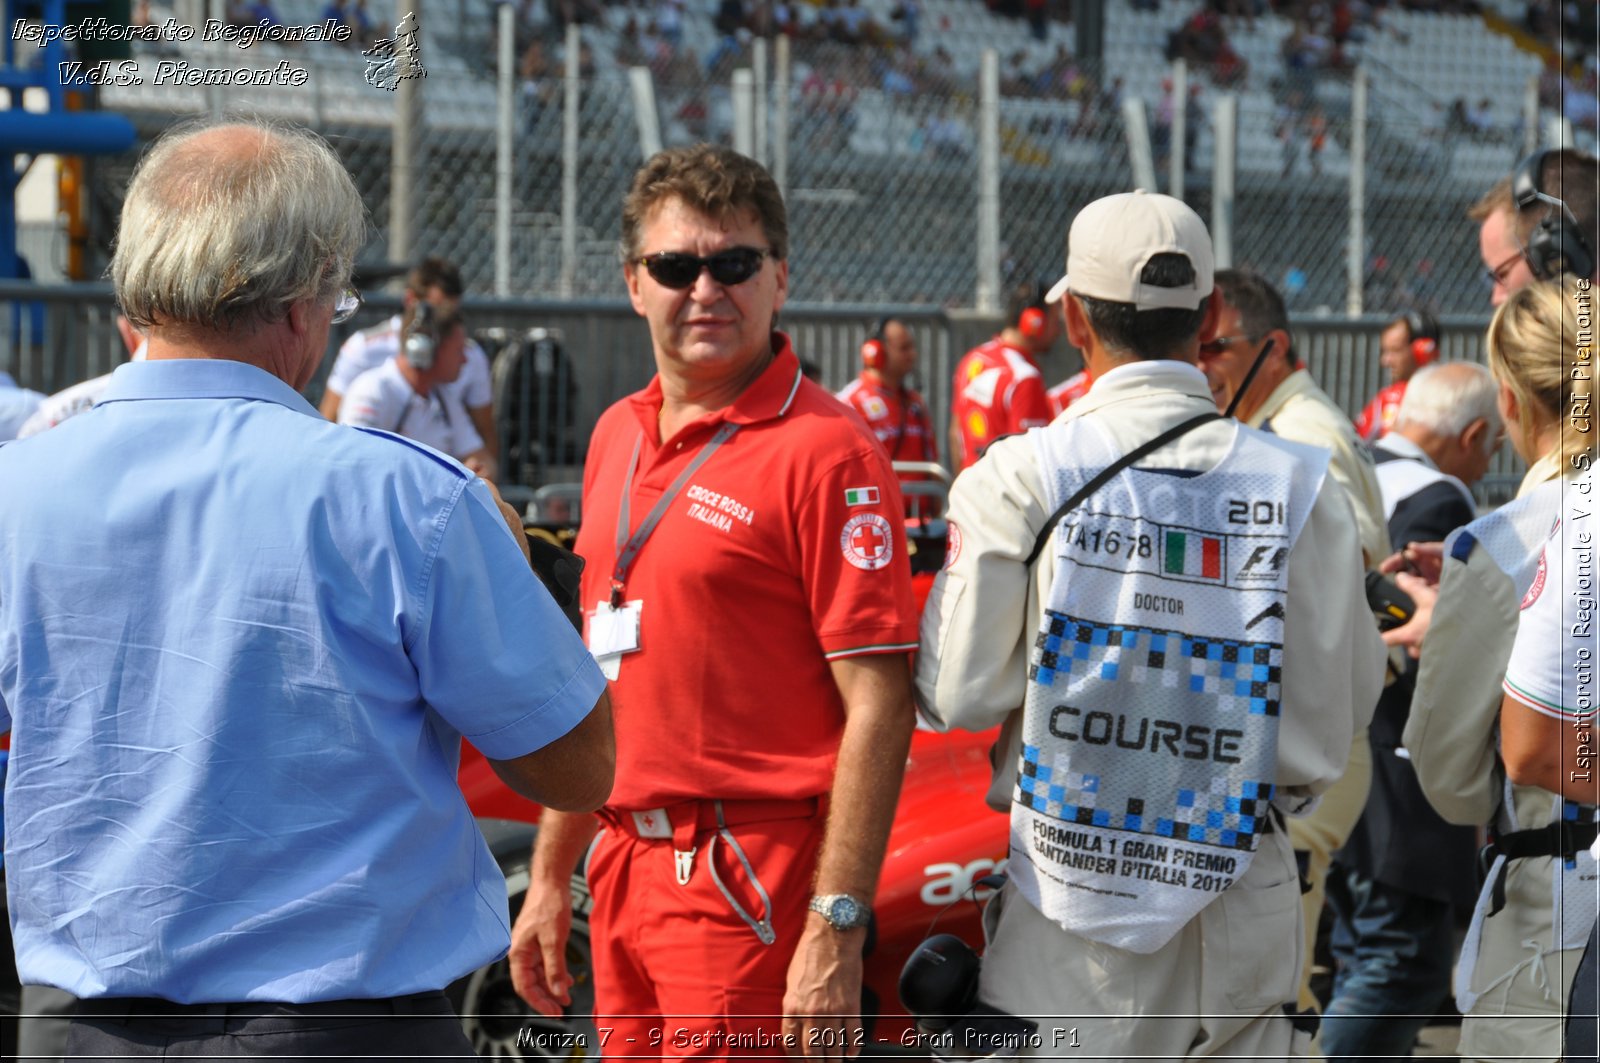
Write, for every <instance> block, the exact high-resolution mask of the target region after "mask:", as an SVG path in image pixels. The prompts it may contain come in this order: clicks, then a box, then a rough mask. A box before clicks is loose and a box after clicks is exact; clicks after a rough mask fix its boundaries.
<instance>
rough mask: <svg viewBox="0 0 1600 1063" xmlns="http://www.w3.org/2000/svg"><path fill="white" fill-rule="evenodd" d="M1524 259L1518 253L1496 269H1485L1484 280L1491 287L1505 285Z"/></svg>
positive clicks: (1519, 252)
mask: <svg viewBox="0 0 1600 1063" xmlns="http://www.w3.org/2000/svg"><path fill="white" fill-rule="evenodd" d="M1522 259H1523V255H1522V252H1521V251H1518V252H1516V253H1515V254H1513V255H1512V256H1511V257H1510V258H1507V259H1506V260H1505V261H1504V262H1502V263H1500V264H1499V265H1498V266H1496V267H1495V268H1494V269H1485V270H1484V271H1483V276H1484V279H1485V280H1487V281H1488V282H1489V285H1490V287H1498V286H1500V285H1503V284H1505V282H1506V278H1507V277H1508V276H1510V275H1511V271H1512V270H1513V269H1515V268H1516V265H1517V263H1518V262H1521V261H1522Z"/></svg>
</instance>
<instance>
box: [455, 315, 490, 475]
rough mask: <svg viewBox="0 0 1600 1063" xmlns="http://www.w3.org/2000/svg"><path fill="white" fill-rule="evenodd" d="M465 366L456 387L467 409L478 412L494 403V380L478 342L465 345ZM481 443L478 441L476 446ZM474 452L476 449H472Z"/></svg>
mask: <svg viewBox="0 0 1600 1063" xmlns="http://www.w3.org/2000/svg"><path fill="white" fill-rule="evenodd" d="M466 357H467V361H466V364H465V365H463V366H462V367H461V376H460V377H459V378H457V380H456V387H457V389H459V390H460V392H461V395H462V397H463V398H464V399H465V400H466V404H467V406H468V408H470V409H474V410H478V409H482V408H483V407H485V406H487V405H489V404H490V403H492V402H494V380H493V378H492V376H491V373H490V369H489V356H488V355H487V354H485V353H484V352H483V348H482V347H480V346H478V341H477V340H473V339H469V340H467V343H466ZM482 445H483V441H482V440H479V442H478V446H482ZM472 449H474V450H476V449H477V447H474V448H472Z"/></svg>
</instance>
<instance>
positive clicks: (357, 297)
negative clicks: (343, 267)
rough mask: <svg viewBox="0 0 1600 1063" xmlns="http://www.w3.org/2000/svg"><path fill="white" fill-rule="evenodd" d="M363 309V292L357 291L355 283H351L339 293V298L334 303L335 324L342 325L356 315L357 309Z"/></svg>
mask: <svg viewBox="0 0 1600 1063" xmlns="http://www.w3.org/2000/svg"><path fill="white" fill-rule="evenodd" d="M360 309H361V293H360V292H358V291H356V289H355V285H350V286H348V287H346V288H345V290H344V291H342V292H340V293H339V298H337V299H335V300H334V303H333V324H335V325H342V324H344V322H346V321H349V320H350V319H351V318H353V317H355V316H356V311H357V310H360Z"/></svg>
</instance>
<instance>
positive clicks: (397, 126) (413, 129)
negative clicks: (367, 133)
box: [389, 0, 422, 262]
mask: <svg viewBox="0 0 1600 1063" xmlns="http://www.w3.org/2000/svg"><path fill="white" fill-rule="evenodd" d="M414 6H418V5H415V4H414V3H413V2H412V0H395V3H394V23H395V25H396V26H398V25H400V23H401V22H403V21H404V20H405V18H406V16H407V15H410V16H411V17H412V18H413V19H415V20H416V22H417V34H418V35H419V36H420V35H421V33H422V18H421V16H420V15H418V14H416V13H415V12H413V11H412V8H413V7H414ZM418 81H419V79H418V78H414V77H402V78H401V79H400V83H399V84H398V85H397V86H395V90H394V133H393V136H392V137H391V138H390V151H389V173H390V177H389V261H391V262H409V261H410V260H411V245H412V236H411V233H412V223H413V221H414V220H415V218H416V213H417V188H416V182H415V181H414V180H413V178H414V177H415V175H416V173H417V170H418V166H417V144H418V143H419V142H420V139H421V138H420V137H419V136H418V134H419V133H421V131H422V92H421V91H420V89H419V88H418V85H417V82H418Z"/></svg>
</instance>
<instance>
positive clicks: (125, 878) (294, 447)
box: [0, 124, 612, 1058]
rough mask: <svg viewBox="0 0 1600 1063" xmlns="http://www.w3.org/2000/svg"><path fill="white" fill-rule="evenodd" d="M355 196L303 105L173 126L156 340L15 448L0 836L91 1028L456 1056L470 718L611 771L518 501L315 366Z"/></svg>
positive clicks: (466, 918)
mask: <svg viewBox="0 0 1600 1063" xmlns="http://www.w3.org/2000/svg"><path fill="white" fill-rule="evenodd" d="M364 219H365V211H364V209H363V207H362V204H361V201H360V198H359V196H358V195H357V193H356V189H355V186H354V184H353V183H352V182H351V180H350V177H349V175H348V174H347V173H346V172H345V170H344V168H343V167H342V166H341V165H340V163H339V160H338V157H337V156H336V155H335V154H334V153H333V151H332V150H331V149H330V148H329V147H328V146H327V145H326V144H325V143H324V142H322V141H321V140H319V139H317V138H315V137H313V136H312V135H310V134H306V133H301V132H296V131H292V130H287V129H281V128H278V129H275V128H268V127H265V126H260V125H253V124H228V125H220V126H198V127H197V126H194V125H190V126H186V127H181V128H179V129H178V130H177V131H175V132H169V133H168V134H166V135H165V136H164V137H163V138H162V139H161V140H159V141H158V142H157V143H156V144H155V145H154V146H153V147H152V148H151V149H150V150H149V151H148V152H146V154H145V155H144V157H143V159H141V160H140V163H139V165H138V167H137V169H136V170H135V171H134V174H133V177H132V180H131V183H130V185H129V187H128V192H127V196H126V198H125V200H124V202H123V208H122V222H121V227H120V231H119V236H118V239H117V242H116V253H115V256H114V258H113V261H112V265H111V273H112V277H113V283H114V285H115V287H116V295H117V301H118V303H119V305H120V306H121V307H122V309H123V311H124V312H125V313H126V314H127V315H128V317H129V319H130V320H131V321H132V322H133V323H134V324H135V325H136V326H138V327H139V328H141V329H144V330H146V333H147V335H148V337H149V358H148V359H147V360H145V361H142V362H136V363H132V364H129V365H125V366H122V367H121V368H119V369H118V370H117V371H116V373H115V374H114V379H113V380H112V382H111V385H110V387H109V389H108V391H107V393H106V395H105V397H104V401H102V402H101V403H100V405H99V406H97V407H96V408H95V409H94V410H92V411H91V412H89V413H87V414H85V415H83V416H82V417H80V418H78V419H77V420H76V421H75V422H74V424H73V425H72V426H71V427H70V428H69V429H67V430H65V431H53V432H46V433H44V434H42V435H40V436H37V437H35V438H32V439H28V440H25V441H21V442H18V443H14V444H8V445H6V446H3V447H0V494H3V495H4V497H5V498H6V499H7V501H8V505H7V506H5V507H0V542H3V543H4V544H5V548H4V549H3V550H0V632H4V637H3V638H0V729H3V730H6V731H9V732H10V733H11V737H12V746H11V755H10V760H9V764H8V770H9V773H10V778H9V780H8V787H7V793H6V823H7V828H8V830H7V838H6V868H5V870H6V876H7V887H8V892H9V898H10V914H11V919H12V921H13V924H14V925H13V930H14V939H15V945H16V955H17V965H18V971H19V974H20V976H21V979H22V981H23V982H24V983H27V984H34V985H51V986H56V987H58V988H61V989H64V990H67V991H69V992H72V993H74V994H76V995H77V996H79V997H80V998H81V999H80V1001H79V1004H78V1008H77V1014H76V1018H75V1019H74V1021H73V1023H72V1029H71V1032H70V1034H69V1037H68V1043H67V1055H68V1056H69V1057H74V1058H78V1057H81V1058H123V1057H131V1056H136V1055H138V1056H148V1055H159V1054H161V1051H162V1048H163V1047H164V1046H165V1045H166V1044H168V1043H169V1042H176V1043H181V1044H184V1045H185V1046H186V1047H187V1048H189V1049H192V1050H193V1051H194V1052H195V1053H196V1054H197V1055H200V1056H206V1057H221V1056H247V1055H248V1056H254V1055H258V1054H259V1055H266V1056H286V1057H301V1056H306V1057H323V1056H328V1057H338V1056H345V1055H359V1056H370V1055H378V1056H383V1057H404V1058H411V1057H413V1056H444V1057H470V1056H471V1055H472V1046H471V1045H470V1044H469V1043H468V1041H467V1039H466V1037H465V1036H464V1034H463V1032H462V1029H461V1025H460V1023H459V1021H458V1020H457V1018H456V1016H455V1014H454V1012H453V1010H452V1009H451V1006H450V1003H449V1001H448V1000H447V999H446V997H445V995H444V993H443V992H442V991H441V990H442V989H443V987H444V986H445V985H447V984H449V983H450V982H453V981H455V980H456V979H458V978H461V977H463V976H464V975H466V974H468V973H469V972H471V971H473V970H475V969H477V968H478V967H480V966H482V965H483V964H485V963H487V962H490V961H492V960H493V959H494V958H495V957H496V956H497V955H500V954H502V953H503V952H504V950H505V948H506V944H507V941H506V932H505V925H506V919H507V915H506V912H505V910H504V909H503V908H502V909H501V910H500V911H499V912H496V911H495V908H496V907H498V906H499V904H500V903H503V902H501V901H499V900H498V898H500V897H501V896H503V890H504V885H503V884H502V883H501V882H500V880H499V879H500V876H499V873H498V871H496V870H495V867H494V860H493V858H492V857H491V856H490V854H489V851H488V849H487V847H486V846H485V845H484V842H483V839H482V836H481V835H480V834H479V832H478V828H477V827H476V825H475V824H474V823H473V821H472V818H471V816H470V815H469V814H468V813H467V809H466V804H465V802H464V801H463V800H462V798H461V795H460V793H459V791H458V790H457V788H456V779H455V771H456V751H457V749H458V747H459V744H460V742H461V738H462V736H463V734H468V735H471V736H472V739H473V741H474V742H475V743H476V744H477V745H478V748H479V749H481V750H482V751H483V752H484V753H485V754H486V755H487V756H489V757H490V758H492V759H493V761H494V763H495V764H496V767H497V770H498V771H499V774H500V775H501V777H502V778H503V779H506V780H507V781H508V782H509V783H510V784H511V785H512V786H513V787H515V788H516V789H517V790H518V791H519V792H521V793H522V794H523V795H524V796H526V797H529V798H531V799H533V800H536V801H541V802H545V803H547V804H555V805H557V806H560V807H567V808H573V809H583V808H590V807H594V806H595V805H597V804H599V803H600V802H601V801H603V800H604V799H605V795H606V793H607V792H608V791H609V790H610V786H611V774H612V749H611V731H610V719H609V708H608V701H607V698H606V693H605V683H604V680H603V678H602V677H601V675H600V672H599V669H598V668H597V667H596V666H595V664H594V662H593V660H592V659H591V658H590V657H589V656H588V655H587V654H586V653H585V652H584V648H583V646H582V643H581V642H580V641H579V640H578V639H577V638H576V637H575V636H574V634H573V632H572V629H571V627H570V625H569V624H568V622H567V620H566V618H565V617H564V616H563V615H562V614H561V612H560V611H559V609H558V608H557V607H556V606H555V603H554V602H553V601H551V599H550V596H549V594H548V593H546V592H545V591H544V589H543V588H542V587H540V585H539V583H538V581H537V580H536V578H535V577H534V576H533V574H532V573H531V572H530V570H529V568H528V551H527V544H526V541H525V540H523V539H522V537H521V534H520V533H521V527H520V521H517V520H516V518H515V515H514V514H510V512H509V509H508V508H503V504H497V503H498V499H497V498H496V496H495V495H494V494H493V493H492V491H491V490H490V489H489V488H488V487H486V486H485V485H484V484H482V483H481V482H478V481H476V480H474V479H473V478H472V477H470V476H468V475H467V474H466V473H465V472H464V471H463V470H461V469H460V468H459V467H455V466H447V465H444V464H441V463H440V462H438V461H436V460H434V459H433V458H431V457H429V456H427V455H424V454H422V453H419V452H418V451H416V450H415V449H413V448H411V447H410V446H408V445H406V444H404V443H401V442H398V441H396V440H393V439H388V438H383V437H380V436H375V435H371V434H367V433H360V432H351V431H349V430H347V429H342V428H337V427H335V426H333V425H330V424H328V423H327V422H326V421H324V420H322V419H321V418H318V417H317V416H316V411H315V410H313V409H312V408H311V407H310V406H309V405H307V404H306V402H305V401H304V400H303V399H302V398H301V397H300V395H299V394H298V390H299V389H300V388H303V387H305V386H306V384H307V383H308V381H309V380H310V378H311V376H312V374H313V372H314V371H315V370H316V368H317V366H318V364H319V361H320V359H321V357H322V353H323V351H324V350H325V349H326V345H327V337H328V330H329V327H330V324H331V322H332V321H333V320H334V319H336V318H339V317H341V316H342V315H344V314H346V313H348V312H351V311H353V310H354V308H355V307H356V306H357V305H359V304H358V300H357V299H356V297H355V295H354V292H353V290H351V289H349V288H347V287H346V285H348V282H349V278H350V273H351V268H352V263H353V260H354V257H355V254H356V251H357V250H358V249H359V248H360V246H361V244H362V243H363V242H364V240H365V238H366V232H365V222H364ZM341 290H343V292H344V294H343V295H341V294H340V293H341ZM107 631H115V632H117V633H118V637H116V638H106V637H105V633H106V632H107ZM63 662H70V667H62V663H63ZM419 845H421V846H423V847H424V848H425V849H426V858H423V859H419V858H418V846H419ZM108 897H116V898H119V902H118V903H106V898H108ZM395 1016H404V1017H405V1018H404V1021H394V1020H395Z"/></svg>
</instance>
